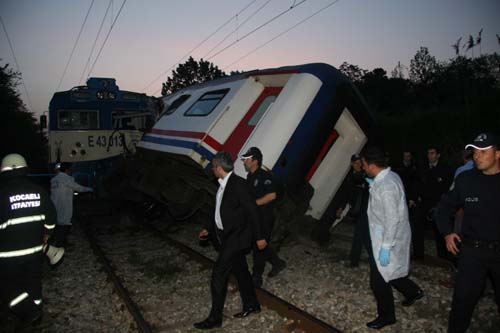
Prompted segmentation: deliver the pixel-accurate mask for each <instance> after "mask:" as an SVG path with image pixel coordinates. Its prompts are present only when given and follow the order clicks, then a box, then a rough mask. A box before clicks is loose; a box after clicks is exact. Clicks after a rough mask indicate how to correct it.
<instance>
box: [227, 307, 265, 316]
mask: <svg viewBox="0 0 500 333" xmlns="http://www.w3.org/2000/svg"><path fill="white" fill-rule="evenodd" d="M259 312H260V306H254V307H251V308H246V309H243V311H241V312H238V313H237V314H235V315H234V316H233V317H234V318H245V317H248V316H249V315H250V314H252V313H259Z"/></svg>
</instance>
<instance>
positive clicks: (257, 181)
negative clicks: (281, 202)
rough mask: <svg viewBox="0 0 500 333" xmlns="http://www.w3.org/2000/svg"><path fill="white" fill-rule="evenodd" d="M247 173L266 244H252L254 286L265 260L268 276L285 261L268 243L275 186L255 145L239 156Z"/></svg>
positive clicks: (271, 225)
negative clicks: (268, 267)
mask: <svg viewBox="0 0 500 333" xmlns="http://www.w3.org/2000/svg"><path fill="white" fill-rule="evenodd" d="M241 159H242V160H243V165H244V166H245V170H246V171H247V172H248V174H247V183H248V185H249V186H250V188H251V191H252V194H253V196H254V198H255V202H256V203H257V206H258V207H259V214H260V221H261V233H262V236H263V237H264V239H265V240H266V241H267V246H266V247H265V248H264V249H263V250H259V249H258V248H257V246H254V248H253V251H252V255H253V262H254V264H253V269H252V277H253V280H254V285H255V286H256V287H260V286H262V273H264V267H265V265H266V261H268V262H270V263H271V264H272V265H273V266H272V269H271V271H270V272H269V273H268V275H267V276H268V277H275V276H277V275H278V274H279V273H280V272H281V271H282V270H283V269H284V268H285V267H286V262H285V261H284V260H282V259H280V258H279V257H278V255H277V254H276V252H275V251H274V249H273V248H271V246H270V245H269V243H270V241H271V234H272V231H273V227H274V202H275V201H276V197H277V196H276V188H275V184H274V181H273V177H272V175H271V173H270V172H268V171H266V170H264V169H263V168H262V152H261V151H260V149H259V148H257V147H251V148H250V149H248V151H247V152H246V153H245V154H243V155H242V156H241Z"/></svg>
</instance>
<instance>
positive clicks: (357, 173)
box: [336, 154, 368, 267]
mask: <svg viewBox="0 0 500 333" xmlns="http://www.w3.org/2000/svg"><path fill="white" fill-rule="evenodd" d="M365 178H366V173H365V172H364V170H363V165H362V162H361V156H360V155H359V154H353V155H352V156H351V171H350V172H349V174H348V175H347V177H346V180H345V181H344V183H343V184H342V187H341V189H340V190H339V192H340V197H341V199H340V203H339V207H338V208H337V211H336V216H337V218H340V217H341V216H342V215H345V214H343V213H344V210H345V209H349V211H348V212H347V217H348V218H350V219H352V220H354V221H356V226H355V227H354V236H353V238H352V244H351V251H350V252H349V264H348V267H358V265H359V260H360V258H361V251H362V248H363V238H364V237H365V233H367V232H368V224H367V223H363V221H364V220H363V219H362V218H361V214H363V213H365V212H366V207H367V205H368V200H364V198H365V197H367V195H368V183H367V182H366V181H365ZM365 199H366V198H365ZM363 203H365V205H363ZM347 204H349V205H350V207H349V208H347ZM363 209H364V210H365V212H363Z"/></svg>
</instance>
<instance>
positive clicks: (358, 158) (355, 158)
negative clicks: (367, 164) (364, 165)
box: [351, 154, 361, 162]
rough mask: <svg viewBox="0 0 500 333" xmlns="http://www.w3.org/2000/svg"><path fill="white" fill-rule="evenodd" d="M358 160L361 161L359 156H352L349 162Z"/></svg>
mask: <svg viewBox="0 0 500 333" xmlns="http://www.w3.org/2000/svg"><path fill="white" fill-rule="evenodd" d="M360 159H361V156H359V154H353V155H352V156H351V162H354V161H359V160H360Z"/></svg>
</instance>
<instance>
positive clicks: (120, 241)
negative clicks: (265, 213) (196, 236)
mask: <svg viewBox="0 0 500 333" xmlns="http://www.w3.org/2000/svg"><path fill="white" fill-rule="evenodd" d="M92 219H93V218H92V217H90V219H89V218H88V219H87V223H86V224H85V226H84V228H83V229H84V232H85V234H86V236H87V238H88V240H89V242H90V244H91V248H92V250H93V251H94V253H95V255H96V256H97V257H98V258H99V261H100V262H101V263H102V265H103V268H104V270H105V271H106V273H107V274H108V276H109V280H110V281H111V282H112V283H113V287H114V289H115V291H116V293H117V295H118V296H119V297H120V299H121V300H122V301H123V303H124V304H125V307H126V309H127V310H128V312H129V313H130V315H131V317H132V318H133V320H134V322H135V327H136V328H137V330H138V331H139V332H154V331H158V330H160V331H163V330H164V329H165V327H163V328H162V327H161V325H160V326H159V325H158V324H157V323H156V324H152V323H150V320H149V319H148V317H155V315H154V314H150V313H145V308H147V306H145V305H143V304H141V301H140V300H134V298H140V299H145V298H148V297H150V296H148V295H146V296H145V295H140V294H141V292H139V291H138V290H137V288H134V287H132V289H133V290H134V292H130V290H129V287H128V283H127V280H131V279H132V280H133V278H130V277H127V276H124V275H123V274H124V273H120V272H117V268H119V266H120V265H123V264H124V263H123V256H126V255H127V254H129V253H130V252H131V251H134V249H135V247H134V246H133V245H137V244H140V245H141V252H144V253H148V252H150V253H158V252H162V251H164V250H165V249H166V247H165V246H164V245H161V244H163V243H166V244H168V246H170V247H172V248H175V249H176V251H177V253H178V254H177V255H180V254H182V255H185V256H186V257H187V258H188V260H189V261H193V262H196V263H198V264H201V265H202V266H204V267H205V268H210V267H211V266H212V265H213V263H214V261H213V260H212V259H210V258H208V257H206V256H204V255H203V254H201V253H199V252H198V251H196V250H194V249H192V248H190V247H189V246H188V245H186V244H183V243H181V242H179V241H177V240H174V239H173V238H171V237H169V236H168V235H167V234H166V231H164V230H160V229H158V228H156V227H155V226H154V225H152V224H150V223H142V224H139V225H136V226H135V228H137V229H136V230H135V232H134V233H130V232H128V234H127V232H125V233H123V232H121V233H120V232H115V233H110V232H109V231H110V229H113V228H112V227H111V228H110V225H107V226H103V225H99V222H98V221H97V222H95V221H94V222H93V221H92ZM131 227H132V226H131ZM142 231H145V232H142ZM141 238H142V239H141ZM137 239H139V240H137ZM154 239H156V241H154ZM102 243H105V244H110V243H114V244H115V245H114V246H113V248H112V249H109V247H108V250H106V249H103V246H102ZM145 244H147V245H146V247H145V246H144V245H145ZM113 258H115V260H117V261H116V262H115V260H113ZM231 283H232V284H233V285H236V283H235V280H234V279H232V280H231ZM203 288H206V289H209V288H208V283H207V284H206V285H204V286H203ZM133 294H135V297H134V295H133ZM138 295H139V297H138ZM257 296H258V298H259V300H260V302H261V304H262V305H263V306H264V307H266V308H268V309H270V310H273V311H275V312H276V313H277V314H279V316H281V317H282V318H286V320H284V319H283V320H282V321H281V323H282V328H281V332H315V333H323V332H341V331H340V330H339V329H337V328H335V327H333V326H331V325H330V324H328V323H326V322H324V321H322V320H320V319H318V318H316V317H315V316H313V315H311V314H309V313H307V312H306V311H304V310H302V309H300V308H298V307H296V306H295V305H293V304H291V303H290V302H288V301H286V300H284V299H282V298H280V297H278V296H276V295H274V294H273V293H271V292H269V291H267V290H265V289H262V288H258V289H257ZM184 324H186V323H184ZM189 326H191V325H189Z"/></svg>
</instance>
